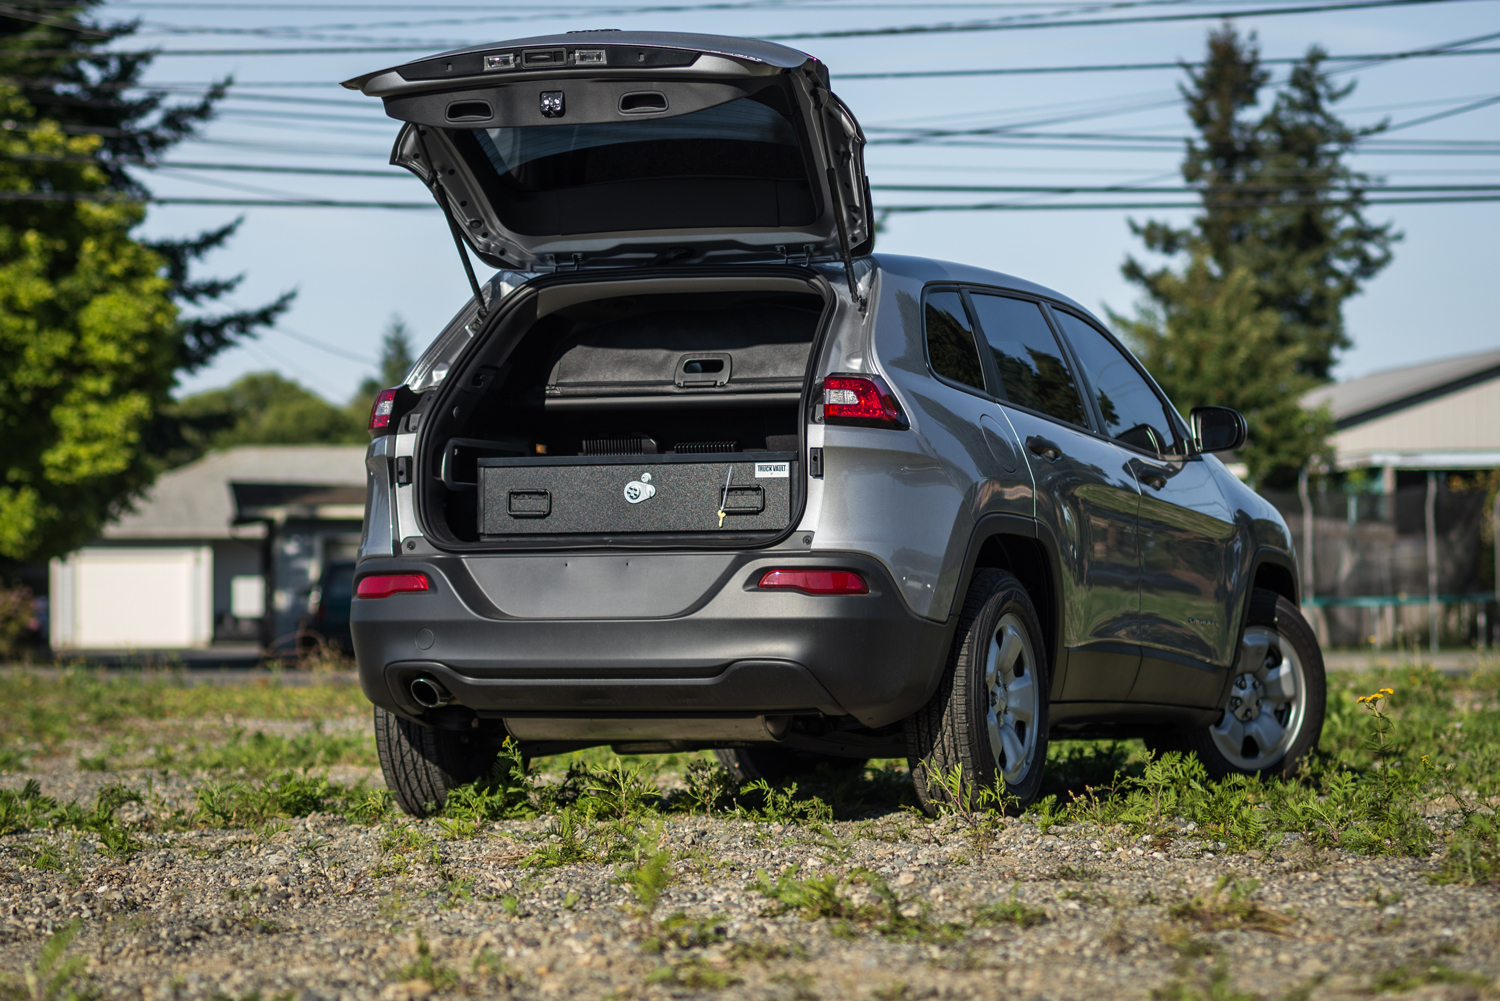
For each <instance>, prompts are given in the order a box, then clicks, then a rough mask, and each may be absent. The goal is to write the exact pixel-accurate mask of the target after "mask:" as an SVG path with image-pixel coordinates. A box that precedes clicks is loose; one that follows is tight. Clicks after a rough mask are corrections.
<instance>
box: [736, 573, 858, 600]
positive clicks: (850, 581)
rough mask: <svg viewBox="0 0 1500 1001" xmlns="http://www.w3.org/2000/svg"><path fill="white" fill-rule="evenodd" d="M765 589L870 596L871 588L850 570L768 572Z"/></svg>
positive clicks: (763, 584)
mask: <svg viewBox="0 0 1500 1001" xmlns="http://www.w3.org/2000/svg"><path fill="white" fill-rule="evenodd" d="M760 586H761V587H765V588H789V589H790V590H793V591H802V592H805V593H807V594H869V593H870V586H869V585H868V584H866V583H865V579H864V578H863V577H861V576H860V575H859V574H857V573H854V572H852V571H849V570H768V571H766V574H765V576H763V577H761V579H760Z"/></svg>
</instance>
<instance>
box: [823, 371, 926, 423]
mask: <svg viewBox="0 0 1500 1001" xmlns="http://www.w3.org/2000/svg"><path fill="white" fill-rule="evenodd" d="M823 421H824V423H827V424H858V425H862V426H864V427H876V428H904V427H906V426H907V424H906V418H905V417H902V416H901V407H900V405H899V404H897V403H896V398H895V397H894V396H892V395H891V391H890V389H889V388H888V387H887V386H886V384H885V382H884V381H882V380H881V378H880V377H879V376H875V375H830V376H827V377H826V378H824V380H823Z"/></svg>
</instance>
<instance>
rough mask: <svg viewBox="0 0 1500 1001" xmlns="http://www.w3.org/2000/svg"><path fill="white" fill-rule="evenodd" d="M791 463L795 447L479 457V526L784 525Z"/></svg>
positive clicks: (507, 529)
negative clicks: (774, 449)
mask: <svg viewBox="0 0 1500 1001" xmlns="http://www.w3.org/2000/svg"><path fill="white" fill-rule="evenodd" d="M797 467H798V463H797V453H795V452H754V453H718V454H712V453H710V454H670V453H669V454H666V455H636V456H629V457H625V456H614V455H612V456H557V457H535V458H531V457H525V458H516V457H509V456H504V457H497V458H483V459H480V460H478V471H479V510H478V515H479V532H480V535H481V536H482V537H484V538H493V537H497V536H507V535H555V534H570V533H579V534H582V533H587V534H611V535H616V534H622V533H630V532H705V533H725V532H749V531H757V532H765V531H777V530H783V529H786V528H788V527H790V524H791V511H792V484H793V482H795V477H796V475H797ZM721 511H722V512H723V517H722V518H721V517H720V512H721Z"/></svg>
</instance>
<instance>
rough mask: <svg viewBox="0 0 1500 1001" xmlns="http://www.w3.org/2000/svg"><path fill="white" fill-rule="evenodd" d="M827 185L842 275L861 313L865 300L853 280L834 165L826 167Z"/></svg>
mask: <svg viewBox="0 0 1500 1001" xmlns="http://www.w3.org/2000/svg"><path fill="white" fill-rule="evenodd" d="M828 187H829V189H830V190H831V191H832V192H833V200H834V203H835V207H836V211H835V212H834V214H833V217H834V221H835V222H837V223H838V226H839V249H840V250H842V251H843V252H844V277H845V278H847V279H849V298H851V299H853V300H854V302H855V304H856V305H858V306H859V311H860V312H861V313H863V312H864V311H865V300H864V298H863V297H862V296H860V294H859V285H858V284H857V283H856V282H855V280H854V257H853V255H852V254H850V253H849V226H848V223H847V222H846V220H845V219H844V193H843V192H842V191H840V190H839V172H838V170H837V169H836V168H834V167H829V168H828Z"/></svg>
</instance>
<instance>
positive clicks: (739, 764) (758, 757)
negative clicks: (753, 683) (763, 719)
mask: <svg viewBox="0 0 1500 1001" xmlns="http://www.w3.org/2000/svg"><path fill="white" fill-rule="evenodd" d="M714 756H715V757H716V758H718V759H719V764H720V765H723V766H724V770H725V771H726V772H728V773H729V777H730V778H731V779H733V780H734V783H735V788H736V790H738V789H740V788H743V787H744V786H746V785H747V784H749V783H751V782H755V781H757V780H759V779H765V780H766V781H767V782H780V781H782V780H784V779H789V778H793V777H795V776H798V775H808V774H811V773H812V772H815V771H817V770H818V766H819V765H821V764H827V765H828V766H829V767H830V768H833V769H835V770H838V771H850V772H852V771H854V770H856V769H858V770H860V771H863V770H864V767H865V762H864V761H863V760H862V759H860V758H841V757H838V756H836V755H832V754H817V753H814V752H812V751H797V750H793V749H792V748H790V747H721V748H719V749H718V750H716V751H714Z"/></svg>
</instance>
